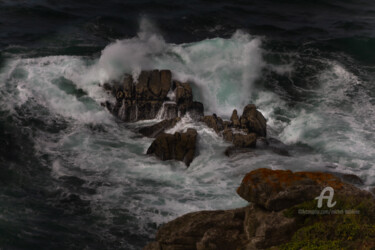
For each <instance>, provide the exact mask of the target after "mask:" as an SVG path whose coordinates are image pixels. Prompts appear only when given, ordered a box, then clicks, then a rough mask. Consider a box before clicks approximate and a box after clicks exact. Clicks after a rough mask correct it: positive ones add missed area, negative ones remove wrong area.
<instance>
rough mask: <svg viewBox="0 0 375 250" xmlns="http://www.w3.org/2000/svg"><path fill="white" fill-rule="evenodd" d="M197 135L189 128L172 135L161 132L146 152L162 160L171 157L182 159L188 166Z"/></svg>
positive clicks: (170, 158) (193, 155)
mask: <svg viewBox="0 0 375 250" xmlns="http://www.w3.org/2000/svg"><path fill="white" fill-rule="evenodd" d="M197 135H198V133H197V131H196V130H195V129H191V128H189V129H187V131H186V132H185V133H180V132H176V133H174V134H173V135H172V134H165V133H162V134H160V135H158V136H157V137H156V139H155V140H154V141H153V143H152V144H151V146H150V147H149V148H148V150H147V154H155V155H156V156H157V157H159V158H160V159H161V160H163V161H166V160H172V159H174V160H178V161H183V162H184V163H185V164H186V166H189V165H190V163H191V162H192V161H193V159H194V157H195V149H196V142H197Z"/></svg>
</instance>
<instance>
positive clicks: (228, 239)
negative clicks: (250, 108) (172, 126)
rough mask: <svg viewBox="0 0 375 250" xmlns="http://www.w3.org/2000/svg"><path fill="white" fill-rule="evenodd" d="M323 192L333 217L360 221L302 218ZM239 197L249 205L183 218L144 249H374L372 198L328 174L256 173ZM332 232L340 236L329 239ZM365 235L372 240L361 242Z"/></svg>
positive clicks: (249, 176) (244, 183) (374, 208)
mask: <svg viewBox="0 0 375 250" xmlns="http://www.w3.org/2000/svg"><path fill="white" fill-rule="evenodd" d="M326 186H330V187H332V188H333V189H334V190H335V196H334V199H335V201H337V205H336V208H335V209H338V210H337V211H341V210H342V211H344V210H345V209H347V208H349V209H354V208H355V207H357V208H358V209H361V213H364V215H361V216H359V215H358V216H357V217H356V216H355V215H354V216H353V215H352V216H349V215H345V214H344V215H343V214H338V212H337V211H336V212H335V210H332V211H333V213H328V214H327V210H326V209H327V208H322V209H324V210H323V212H325V213H322V214H326V215H321V216H317V215H311V216H307V215H306V214H304V213H300V211H301V210H303V211H304V209H309V208H310V209H314V210H312V211H316V210H317V209H318V208H317V201H316V200H315V197H316V196H319V194H320V193H321V191H322V190H323V188H324V187H326ZM237 192H238V194H239V195H240V196H241V197H243V198H245V199H246V200H248V201H251V202H252V203H251V204H250V205H248V206H246V207H244V208H239V209H233V210H226V211H223V210H218V211H201V212H194V213H189V214H186V215H183V216H181V217H179V218H177V219H175V220H173V221H171V222H168V223H167V224H165V225H163V226H162V227H160V228H159V230H158V232H157V234H156V239H155V241H154V242H152V243H149V244H148V245H147V246H146V247H145V248H144V249H145V250H156V249H158V250H160V249H163V250H164V249H197V250H203V249H204V250H206V249H210V250H214V249H217V250H219V249H267V248H270V247H275V246H277V248H276V249H279V248H278V247H281V248H282V249H284V248H285V249H305V247H309V246H312V245H311V244H313V245H314V246H315V244H316V246H321V247H322V248H323V249H334V248H342V247H348V249H358V247H359V246H364V245H363V244H365V245H366V246H371V247H374V246H375V244H374V242H373V240H372V238H371V237H373V236H375V232H374V231H372V230H369V228H373V225H374V223H375V216H373V213H374V212H375V201H374V198H373V196H372V195H371V194H370V193H368V192H366V191H363V190H360V189H358V188H356V187H354V186H352V185H351V184H347V183H344V182H342V181H341V180H340V178H338V177H335V176H334V175H332V174H329V173H321V172H296V173H293V172H291V171H285V170H270V169H257V170H254V171H251V172H250V173H248V174H247V175H246V176H245V177H244V178H243V181H242V183H241V185H240V187H239V188H238V190H237ZM301 208H302V209H301ZM340 209H341V210H340ZM328 211H330V210H328ZM345 211H346V210H345ZM348 211H352V210H348ZM324 216H326V217H324ZM322 221H323V222H324V223H322ZM336 230H338V233H333V232H334V231H336ZM345 230H347V231H345ZM351 232H353V233H351ZM363 235H368V236H370V235H371V237H366V239H365V238H363ZM338 242H339V245H337V244H338ZM366 249H367V248H366Z"/></svg>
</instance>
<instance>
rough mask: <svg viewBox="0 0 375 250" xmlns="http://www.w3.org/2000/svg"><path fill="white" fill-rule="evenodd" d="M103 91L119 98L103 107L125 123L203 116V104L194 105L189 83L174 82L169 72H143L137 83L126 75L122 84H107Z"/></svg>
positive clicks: (196, 103)
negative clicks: (188, 115) (189, 114)
mask: <svg viewBox="0 0 375 250" xmlns="http://www.w3.org/2000/svg"><path fill="white" fill-rule="evenodd" d="M103 88H104V89H105V90H106V91H107V92H109V93H111V94H112V95H113V96H114V97H116V103H114V104H113V103H110V102H106V103H105V104H104V105H105V106H106V107H107V108H108V109H109V110H110V111H111V112H112V113H113V114H114V115H115V116H117V117H118V118H120V119H121V120H123V121H125V122H135V121H139V120H150V119H155V118H156V117H157V116H158V115H160V116H161V117H162V118H163V119H172V118H176V117H178V116H183V115H185V114H186V113H187V112H190V111H191V112H192V113H193V114H194V117H201V116H203V104H201V103H199V102H194V101H193V93H192V89H191V86H190V84H189V83H180V82H178V81H172V73H171V71H169V70H152V71H141V73H140V75H139V77H138V79H133V77H132V76H131V75H128V74H126V75H125V76H124V77H123V79H122V80H121V81H120V82H114V83H112V84H109V83H105V84H104V85H103ZM160 112H161V114H160Z"/></svg>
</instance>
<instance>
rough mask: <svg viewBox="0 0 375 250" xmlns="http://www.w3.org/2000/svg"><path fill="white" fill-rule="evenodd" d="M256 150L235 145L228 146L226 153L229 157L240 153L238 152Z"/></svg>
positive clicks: (243, 152)
mask: <svg viewBox="0 0 375 250" xmlns="http://www.w3.org/2000/svg"><path fill="white" fill-rule="evenodd" d="M252 152H254V149H253V148H239V147H235V146H230V147H227V148H226V149H225V151H224V154H225V155H226V156H228V157H231V156H234V155H238V154H245V153H252Z"/></svg>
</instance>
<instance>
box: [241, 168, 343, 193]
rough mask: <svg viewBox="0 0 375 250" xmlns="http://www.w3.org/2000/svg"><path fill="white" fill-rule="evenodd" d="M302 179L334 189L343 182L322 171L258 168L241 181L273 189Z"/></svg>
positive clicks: (290, 184)
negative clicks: (268, 186)
mask: <svg viewBox="0 0 375 250" xmlns="http://www.w3.org/2000/svg"><path fill="white" fill-rule="evenodd" d="M303 181H313V182H315V183H316V184H318V185H321V186H324V185H326V186H331V187H333V188H334V189H341V188H342V186H343V183H342V182H341V180H340V179H339V178H337V177H336V176H334V175H332V174H329V173H322V172H295V173H293V172H292V171H290V170H272V169H268V168H260V169H257V170H254V171H251V172H250V173H248V174H246V176H245V177H244V178H243V180H242V182H243V183H246V184H247V185H252V186H254V188H256V187H257V184H260V183H261V184H265V183H266V184H268V185H270V187H272V189H274V190H275V191H279V190H282V189H283V188H286V187H289V186H292V185H295V184H298V183H301V182H303Z"/></svg>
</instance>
